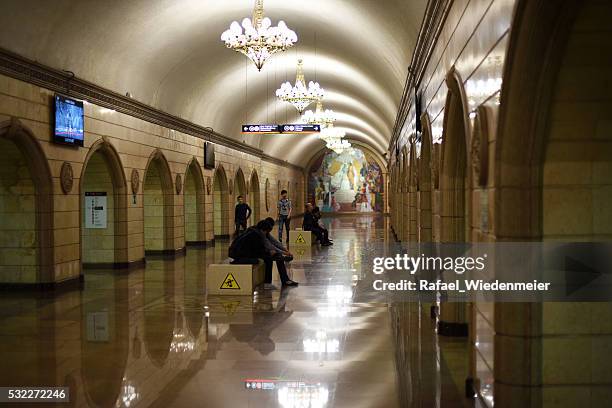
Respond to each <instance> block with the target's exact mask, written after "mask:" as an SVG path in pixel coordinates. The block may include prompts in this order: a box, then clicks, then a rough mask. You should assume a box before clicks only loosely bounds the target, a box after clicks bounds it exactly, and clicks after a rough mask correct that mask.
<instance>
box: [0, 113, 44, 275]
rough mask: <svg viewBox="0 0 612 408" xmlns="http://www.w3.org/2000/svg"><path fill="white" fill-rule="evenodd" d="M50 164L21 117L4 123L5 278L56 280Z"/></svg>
mask: <svg viewBox="0 0 612 408" xmlns="http://www.w3.org/2000/svg"><path fill="white" fill-rule="evenodd" d="M52 191H53V189H52V182H51V172H50V169H49V165H48V163H47V160H46V158H45V155H44V153H43V152H42V150H41V148H40V146H39V144H38V142H37V141H36V139H35V138H34V136H33V135H32V134H31V132H30V131H29V130H28V129H27V128H25V127H23V126H22V124H21V122H19V120H17V119H11V120H7V121H4V122H0V204H1V205H0V255H1V256H0V282H6V283H37V282H50V281H52V280H53V264H54V259H53V243H54V242H53V197H52Z"/></svg>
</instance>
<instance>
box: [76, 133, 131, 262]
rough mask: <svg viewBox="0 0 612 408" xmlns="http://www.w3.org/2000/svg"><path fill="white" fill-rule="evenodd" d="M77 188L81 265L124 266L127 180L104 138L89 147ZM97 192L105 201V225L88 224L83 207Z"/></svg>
mask: <svg viewBox="0 0 612 408" xmlns="http://www.w3.org/2000/svg"><path fill="white" fill-rule="evenodd" d="M79 191H80V200H79V202H80V207H79V208H80V211H81V217H80V219H81V221H80V225H81V262H82V264H83V267H84V268H86V267H127V265H128V259H127V252H128V251H127V248H128V242H127V183H126V179H125V173H124V171H123V165H122V163H121V159H120V157H119V154H118V153H117V150H116V149H115V148H114V147H113V146H112V145H111V144H110V143H109V142H108V141H106V140H103V139H100V140H98V141H97V142H95V143H94V144H93V145H92V146H91V147H90V149H89V152H88V153H87V156H86V157H85V161H84V163H83V169H82V171H81V177H80V187H79ZM100 194H102V195H103V196H102V197H103V198H105V201H106V209H105V213H106V220H104V221H105V222H104V224H105V225H101V224H100V225H92V220H91V219H89V218H88V214H87V212H88V210H87V208H89V206H90V205H91V201H90V200H91V199H93V197H96V196H97V195H100ZM98 199H99V197H98Z"/></svg>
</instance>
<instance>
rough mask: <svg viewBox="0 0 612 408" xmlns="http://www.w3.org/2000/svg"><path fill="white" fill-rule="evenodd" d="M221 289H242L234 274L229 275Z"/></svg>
mask: <svg viewBox="0 0 612 408" xmlns="http://www.w3.org/2000/svg"><path fill="white" fill-rule="evenodd" d="M219 289H240V285H239V284H238V281H237V280H236V278H234V275H232V273H231V272H230V273H228V274H227V276H226V277H225V279H223V283H221V287H220V288H219Z"/></svg>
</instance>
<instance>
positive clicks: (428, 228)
mask: <svg viewBox="0 0 612 408" xmlns="http://www.w3.org/2000/svg"><path fill="white" fill-rule="evenodd" d="M421 123H422V124H423V132H422V134H421V152H420V155H419V158H418V159H417V180H418V184H417V234H418V236H417V240H418V241H419V242H423V243H430V242H433V234H432V225H433V221H432V212H431V205H432V189H433V185H432V175H431V171H432V170H431V168H432V161H431V156H432V135H431V122H430V120H429V115H428V114H427V113H424V114H423V115H422V116H421Z"/></svg>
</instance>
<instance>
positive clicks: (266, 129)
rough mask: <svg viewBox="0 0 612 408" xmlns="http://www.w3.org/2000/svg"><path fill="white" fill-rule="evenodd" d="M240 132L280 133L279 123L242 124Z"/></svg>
mask: <svg viewBox="0 0 612 408" xmlns="http://www.w3.org/2000/svg"><path fill="white" fill-rule="evenodd" d="M242 133H280V125H242Z"/></svg>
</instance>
